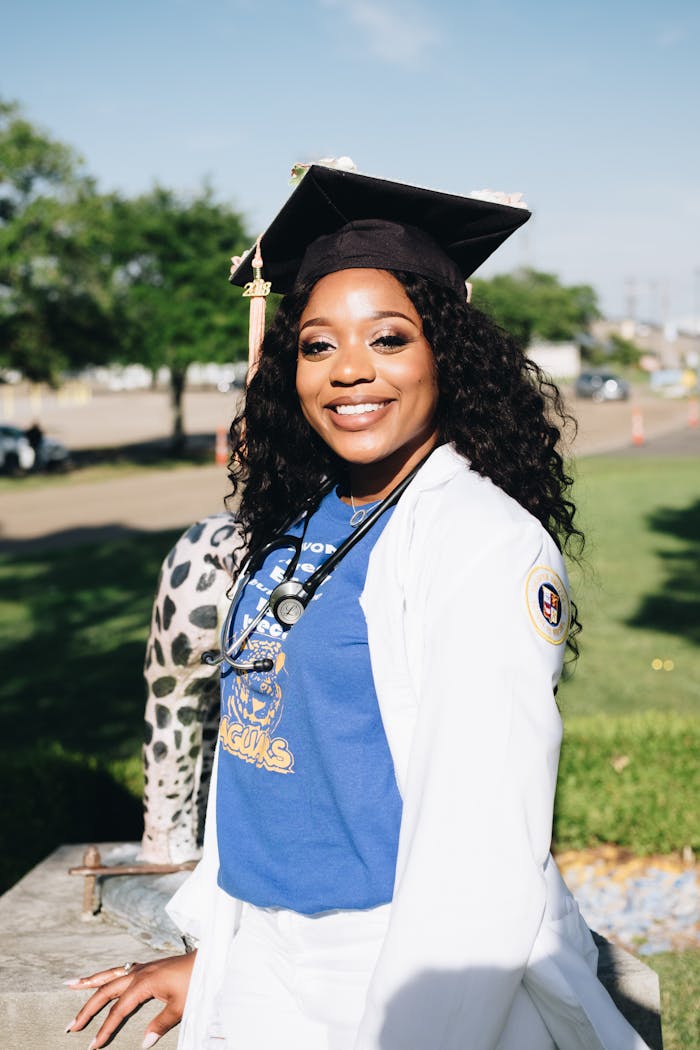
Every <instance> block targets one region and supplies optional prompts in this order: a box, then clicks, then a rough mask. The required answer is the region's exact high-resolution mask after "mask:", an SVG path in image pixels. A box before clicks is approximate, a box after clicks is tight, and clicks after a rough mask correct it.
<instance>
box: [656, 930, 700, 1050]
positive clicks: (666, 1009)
mask: <svg viewBox="0 0 700 1050" xmlns="http://www.w3.org/2000/svg"><path fill="white" fill-rule="evenodd" d="M644 961H645V962H646V963H647V964H648V965H649V966H651V968H652V969H653V970H656V972H657V973H658V975H659V983H660V985H661V1025H662V1029H663V1037H664V1050H697V1048H698V1047H700V1010H699V1009H698V1002H700V951H691V952H683V953H682V954H680V955H671V954H670V953H668V954H666V953H664V954H663V955H650V956H647V957H646V959H645V960H644Z"/></svg>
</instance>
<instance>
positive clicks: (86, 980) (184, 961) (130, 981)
mask: <svg viewBox="0 0 700 1050" xmlns="http://www.w3.org/2000/svg"><path fill="white" fill-rule="evenodd" d="M195 955H196V952H191V953H190V954H189V955H175V956H172V957H171V958H169V959H157V960H155V961H154V962H148V963H134V964H133V966H132V967H131V968H130V970H129V972H128V973H125V972H124V967H123V966H114V967H112V968H111V969H110V970H100V972H99V973H93V974H92V975H91V976H90V977H79V978H76V980H75V981H67V982H66V984H68V986H69V987H70V988H75V989H76V991H83V990H84V989H88V988H97V991H96V992H95V993H94V995H91V996H90V998H89V999H88V1001H87V1002H86V1003H85V1005H84V1006H83V1007H82V1009H81V1010H80V1011H79V1013H78V1014H77V1016H76V1017H74V1018H73V1020H72V1021H71V1023H70V1024H69V1025H68V1027H67V1028H66V1032H78V1031H80V1030H81V1029H83V1028H84V1027H85V1025H86V1024H87V1023H88V1022H89V1021H91V1020H92V1018H93V1017H94V1016H95V1014H97V1013H99V1011H100V1010H101V1009H102V1007H103V1006H105V1005H106V1004H107V1003H109V1002H111V1001H112V1000H113V999H114V1000H116V1002H115V1003H114V1006H112V1007H111V1009H110V1011H109V1013H108V1014H107V1016H106V1018H105V1020H104V1022H103V1024H102V1027H101V1028H100V1030H99V1031H98V1033H97V1035H96V1036H95V1038H94V1039H93V1040H92V1042H91V1043H90V1047H89V1050H97V1048H98V1047H102V1046H104V1045H105V1043H106V1042H107V1041H108V1040H109V1039H110V1038H111V1036H113V1035H114V1033H115V1031H116V1030H117V1028H118V1027H119V1026H120V1025H121V1024H123V1022H124V1021H125V1020H126V1018H127V1017H128V1016H129V1015H130V1014H131V1013H133V1012H134V1010H135V1009H136V1008H137V1007H138V1006H140V1005H141V1003H145V1002H147V1000H149V999H159V1000H160V1001H161V1002H162V1003H165V1007H164V1009H162V1010H161V1012H160V1013H159V1014H157V1015H156V1016H155V1017H154V1018H153V1020H152V1021H151V1022H150V1024H149V1025H148V1027H147V1028H146V1037H145V1039H144V1041H143V1046H144V1048H145V1050H148V1047H151V1046H153V1045H154V1044H155V1043H156V1042H157V1041H158V1040H159V1039H160V1037H161V1036H162V1035H165V1033H166V1032H169V1031H170V1029H171V1028H173V1027H174V1026H175V1025H176V1024H177V1023H178V1021H179V1020H180V1018H181V1017H182V1013H183V1010H184V1008H185V999H186V997H187V989H188V987H189V983H190V977H191V975H192V967H193V966H194V960H195Z"/></svg>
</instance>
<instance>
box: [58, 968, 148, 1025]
mask: <svg viewBox="0 0 700 1050" xmlns="http://www.w3.org/2000/svg"><path fill="white" fill-rule="evenodd" d="M128 985H129V978H128V977H122V978H121V979H119V980H113V981H109V982H108V983H107V984H105V985H104V986H103V987H101V988H99V989H98V990H97V991H96V992H95V993H94V994H93V995H91V996H90V998H89V999H88V1000H87V1002H85V1003H83V1006H82V1007H81V1009H80V1010H79V1011H78V1013H77V1014H76V1015H75V1018H74V1019H73V1021H72V1023H71V1024H70V1025H69V1029H70V1031H72V1032H76V1031H79V1030H80V1029H81V1028H84V1027H85V1025H86V1024H87V1023H88V1021H91V1020H92V1018H93V1017H94V1016H95V1014H98V1013H99V1012H100V1010H101V1009H102V1007H103V1006H106V1005H107V1003H109V1002H111V1000H112V999H118V998H119V996H120V995H121V994H122V993H123V992H125V991H126V989H127V987H128ZM146 998H148V996H146Z"/></svg>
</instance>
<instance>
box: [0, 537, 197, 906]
mask: <svg viewBox="0 0 700 1050" xmlns="http://www.w3.org/2000/svg"><path fill="white" fill-rule="evenodd" d="M177 535H178V533H177V532H161V533H148V534H137V535H134V536H129V537H124V538H120V539H119V540H117V541H109V542H104V543H99V544H93V545H91V546H81V547H74V548H70V549H66V550H52V551H46V550H42V551H37V552H31V553H20V552H16V553H14V554H13V555H12V556H11V557H10V556H8V555H3V556H0V592H1V595H2V598H1V600H0V638H1V641H0V661H1V663H2V669H3V671H2V675H1V676H0V804H1V805H2V812H3V821H2V825H1V828H2V832H1V836H0V838H1V840H2V841H0V871H1V877H2V880H3V882H4V883H5V885H7V880H9V881H13V880H14V879H16V878H17V877H19V875H20V874H22V872H23V871H25V870H26V868H27V867H28V866H30V865H31V864H32V863H34V862H35V861H37V860H38V859H40V858H41V857H42V856H44V855H45V854H46V853H47V852H49V850H51V849H53V848H54V847H55V846H56V845H57V844H58V843H59V842H80V841H85V840H90V839H101V840H102V841H105V840H109V839H121V838H129V839H134V838H139V837H140V834H141V827H142V822H141V803H140V800H139V799H138V798H136V797H135V796H134V794H132V793H131V792H129V791H128V790H127V788H126V786H125V784H124V783H120V782H119V781H120V780H126V777H121V776H120V775H119V774H117V773H115V774H114V775H112V774H111V773H110V772H109V770H108V769H107V768H106V765H107V763H112V764H114V763H116V765H118V763H119V762H120V761H123V760H131V764H132V766H134V767H135V768H136V770H138V756H139V754H140V746H141V740H142V736H143V710H144V701H145V690H144V685H143V679H142V667H143V657H144V648H145V641H146V636H147V633H148V624H149V620H150V611H151V603H152V601H153V595H154V593H155V588H156V581H157V576H158V570H159V567H160V563H161V561H162V559H163V557H164V555H165V554H166V553H167V551H168V550H169V548H170V546H171V545H172V542H173V540H174V539H175V538H176V536H177ZM114 768H115V765H112V769H114ZM132 780H133V777H132Z"/></svg>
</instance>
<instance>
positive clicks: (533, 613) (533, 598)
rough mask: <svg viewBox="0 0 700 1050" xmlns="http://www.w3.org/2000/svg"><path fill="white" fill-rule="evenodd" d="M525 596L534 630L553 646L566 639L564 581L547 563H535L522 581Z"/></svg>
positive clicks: (566, 602) (569, 607)
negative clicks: (524, 580)
mask: <svg viewBox="0 0 700 1050" xmlns="http://www.w3.org/2000/svg"><path fill="white" fill-rule="evenodd" d="M525 596H526V599H527V608H528V612H529V613H530V619H531V620H532V624H533V627H534V628H535V630H536V631H537V633H538V634H539V635H541V636H542V637H543V638H546V639H547V641H548V642H551V643H552V645H561V644H562V642H565V641H566V636H567V635H568V633H569V617H570V615H571V606H570V603H569V595H568V594H567V593H566V587H565V586H564V582H563V580H561V579H560V577H559V576H557V574H556V572H554V570H553V569H550V568H549V567H548V566H547V565H536V566H535V567H534V569H532V570H531V571H530V574H529V576H528V578H527V581H526V583H525Z"/></svg>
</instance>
